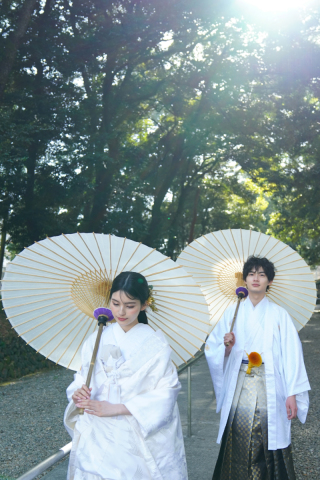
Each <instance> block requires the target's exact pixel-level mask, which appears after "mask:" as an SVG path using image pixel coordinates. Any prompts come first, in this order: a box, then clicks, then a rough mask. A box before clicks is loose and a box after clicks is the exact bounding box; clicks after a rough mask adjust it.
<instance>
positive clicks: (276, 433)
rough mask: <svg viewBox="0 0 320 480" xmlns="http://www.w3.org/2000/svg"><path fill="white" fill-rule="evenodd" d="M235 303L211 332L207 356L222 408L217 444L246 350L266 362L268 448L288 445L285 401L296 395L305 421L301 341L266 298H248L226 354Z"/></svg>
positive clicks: (281, 310) (285, 315)
mask: <svg viewBox="0 0 320 480" xmlns="http://www.w3.org/2000/svg"><path fill="white" fill-rule="evenodd" d="M234 311H235V306H234V305H233V306H231V307H229V308H227V310H226V311H225V313H224V314H223V316H222V318H221V320H220V321H219V323H218V325H217V326H216V327H215V328H214V329H213V331H212V332H211V334H210V336H209V338H208V340H207V342H206V348H205V354H206V358H207V361H208V365H209V370H210V373H211V377H212V381H213V386H214V390H215V394H216V399H217V412H219V411H220V410H221V418H220V428H219V434H218V439H217V443H220V441H221V438H222V435H223V432H224V429H225V426H226V424H227V420H228V416H229V412H230V409H231V405H232V400H233V396H234V392H235V389H236V385H237V379H238V374H239V369H240V365H241V362H242V359H247V358H248V357H247V355H246V352H247V353H248V354H249V353H251V352H258V353H260V355H261V356H262V360H263V362H264V363H265V376H266V390H267V406H268V449H269V450H277V449H279V448H286V447H287V446H288V445H290V443H291V420H288V419H287V412H286V405H285V403H286V399H287V397H289V396H291V395H296V399H297V406H298V418H299V420H300V421H301V422H302V423H305V421H306V417H307V413H308V408H309V395H308V390H310V384H309V381H308V377H307V373H306V369H305V365H304V360H303V352H302V346H301V342H300V339H299V336H298V333H297V330H296V328H295V327H294V325H293V322H292V320H291V317H290V316H289V314H288V312H287V311H286V310H285V309H284V308H282V307H279V306H278V305H276V304H274V303H272V302H270V301H269V300H268V299H267V297H265V298H264V299H263V300H261V302H259V303H258V304H257V306H256V307H254V306H253V305H252V302H251V301H250V299H249V298H247V299H246V300H245V301H244V302H241V304H240V307H239V312H238V316H237V319H236V322H235V326H234V330H233V331H234V334H235V338H236V343H235V345H234V347H233V348H232V350H231V353H230V355H229V357H225V346H224V342H223V337H224V335H225V334H226V333H228V332H229V331H230V328H231V323H232V319H233V316H234Z"/></svg>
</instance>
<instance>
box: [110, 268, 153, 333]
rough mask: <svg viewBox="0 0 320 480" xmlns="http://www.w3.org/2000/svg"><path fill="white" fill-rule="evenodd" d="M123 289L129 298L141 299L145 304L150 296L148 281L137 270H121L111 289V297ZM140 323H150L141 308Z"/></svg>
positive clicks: (142, 303)
mask: <svg viewBox="0 0 320 480" xmlns="http://www.w3.org/2000/svg"><path fill="white" fill-rule="evenodd" d="M119 291H122V292H124V293H125V294H126V295H127V296H128V297H129V298H132V299H135V300H140V302H141V305H144V304H145V303H146V301H147V300H148V298H149V286H148V282H147V280H146V279H145V277H144V276H143V275H141V273H137V272H121V273H120V274H119V275H117V276H116V277H115V279H114V280H113V282H112V286H111V290H110V299H111V297H112V294H113V293H115V292H119ZM138 322H139V323H145V324H147V323H148V318H147V315H146V312H145V311H144V310H141V311H140V313H139V315H138Z"/></svg>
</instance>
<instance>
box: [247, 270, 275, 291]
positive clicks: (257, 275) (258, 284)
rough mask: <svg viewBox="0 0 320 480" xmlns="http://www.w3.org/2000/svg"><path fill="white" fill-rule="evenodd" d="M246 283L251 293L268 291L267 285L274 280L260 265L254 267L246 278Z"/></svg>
mask: <svg viewBox="0 0 320 480" xmlns="http://www.w3.org/2000/svg"><path fill="white" fill-rule="evenodd" d="M245 281H246V284H247V288H248V292H249V293H258V294H259V293H260V294H261V293H266V291H267V286H268V285H271V284H272V280H271V281H269V280H268V277H267V275H266V274H265V273H264V270H263V268H262V267H258V269H257V270H256V269H255V268H253V269H252V270H251V271H250V272H249V273H248V276H247V278H246V280H245Z"/></svg>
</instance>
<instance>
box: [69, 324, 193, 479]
mask: <svg viewBox="0 0 320 480" xmlns="http://www.w3.org/2000/svg"><path fill="white" fill-rule="evenodd" d="M95 339H96V333H94V334H92V335H91V336H90V337H89V339H88V340H87V341H86V342H85V344H84V345H83V349H82V368H81V371H80V372H78V373H76V374H75V377H74V382H73V383H71V385H70V386H69V387H68V389H67V396H68V399H69V401H70V403H69V405H68V407H67V409H66V412H65V417H64V421H65V426H66V429H67V431H68V432H69V434H70V435H71V437H72V439H73V442H72V451H71V454H70V462H69V470H68V479H69V480H80V479H81V480H102V479H104V480H147V479H148V480H149V479H150V480H172V479H175V480H185V479H187V478H188V476H187V467H186V459H185V451H184V443H183V435H182V430H181V423H180V416H179V410H178V406H177V396H178V393H179V391H180V388H181V386H180V382H179V380H178V376H177V372H176V369H175V367H174V366H173V364H172V362H171V360H170V352H171V350H170V347H169V345H168V343H167V341H166V339H165V337H164V336H163V334H162V332H161V331H160V330H158V331H157V332H154V331H153V330H152V328H151V327H149V326H148V325H144V324H138V325H136V326H134V327H133V328H131V329H130V330H129V331H128V332H127V333H125V332H124V331H123V330H122V328H121V327H120V326H119V325H118V324H117V323H114V324H111V325H109V326H108V327H105V328H104V330H103V333H102V336H101V341H100V346H99V350H98V355H97V360H96V364H95V367H94V373H93V376H92V380H91V384H90V386H91V387H92V392H91V399H92V400H107V401H109V402H111V403H122V404H124V405H125V406H126V407H127V408H128V410H129V411H130V412H131V414H132V415H120V416H118V417H97V416H94V415H90V414H87V413H85V414H84V415H79V414H78V409H77V408H76V407H75V405H74V403H73V401H72V398H71V397H72V395H73V393H74V392H75V390H76V389H78V388H80V387H81V386H82V385H83V384H84V383H85V380H86V376H87V372H88V369H89V363H90V360H91V355H92V351H93V346H94V343H95Z"/></svg>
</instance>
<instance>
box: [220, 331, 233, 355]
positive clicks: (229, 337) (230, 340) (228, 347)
mask: <svg viewBox="0 0 320 480" xmlns="http://www.w3.org/2000/svg"><path fill="white" fill-rule="evenodd" d="M223 342H224V345H225V347H226V351H225V356H226V357H227V356H228V355H230V352H231V349H232V347H233V346H234V344H235V343H236V337H235V334H234V333H233V332H230V333H226V334H225V336H224V337H223ZM227 344H229V345H227Z"/></svg>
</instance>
